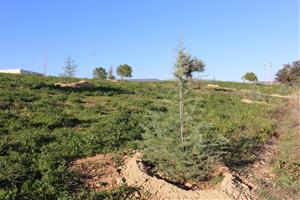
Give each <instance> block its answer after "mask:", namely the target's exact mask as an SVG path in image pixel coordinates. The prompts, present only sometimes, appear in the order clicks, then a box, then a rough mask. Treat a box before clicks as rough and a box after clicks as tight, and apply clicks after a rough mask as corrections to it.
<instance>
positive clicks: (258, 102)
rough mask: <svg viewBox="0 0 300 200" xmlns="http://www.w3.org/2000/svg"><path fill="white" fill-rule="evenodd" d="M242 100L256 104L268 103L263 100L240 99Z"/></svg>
mask: <svg viewBox="0 0 300 200" xmlns="http://www.w3.org/2000/svg"><path fill="white" fill-rule="evenodd" d="M241 101H242V102H244V103H248V104H253V103H257V104H266V105H267V104H268V103H267V102H264V101H253V100H251V99H241Z"/></svg>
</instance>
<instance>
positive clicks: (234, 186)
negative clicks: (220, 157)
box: [121, 154, 255, 200]
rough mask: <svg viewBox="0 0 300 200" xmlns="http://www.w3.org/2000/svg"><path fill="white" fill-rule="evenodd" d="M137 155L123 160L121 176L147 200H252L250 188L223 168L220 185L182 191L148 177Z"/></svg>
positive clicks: (160, 180)
mask: <svg viewBox="0 0 300 200" xmlns="http://www.w3.org/2000/svg"><path fill="white" fill-rule="evenodd" d="M139 156H140V155H139V154H135V155H134V156H133V157H130V158H126V159H125V165H124V167H123V168H122V171H121V176H122V177H123V178H124V179H125V180H126V183H127V184H128V185H129V186H137V187H140V188H142V190H143V191H145V192H147V193H148V194H149V196H150V197H149V199H190V200H193V199H197V200H201V199H205V200H210V199H211V200H215V199H218V200H225V199H226V200H228V199H239V200H253V199H255V198H254V197H253V196H252V195H251V193H250V190H251V188H252V187H251V186H249V185H247V184H245V183H243V182H242V180H241V179H240V178H239V177H238V176H237V175H235V174H233V173H231V172H230V171H229V169H227V168H225V167H224V169H223V170H224V173H223V175H224V179H223V181H222V182H221V184H220V185H219V186H218V187H216V188H214V189H208V190H184V189H182V188H179V187H177V186H175V185H173V184H170V183H168V182H166V181H164V180H162V179H158V178H156V177H154V176H153V177H152V176H149V175H148V174H147V173H145V172H144V171H143V170H141V169H140V167H139V164H138V162H137V160H138V158H139Z"/></svg>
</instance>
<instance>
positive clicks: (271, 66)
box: [270, 61, 273, 84]
mask: <svg viewBox="0 0 300 200" xmlns="http://www.w3.org/2000/svg"><path fill="white" fill-rule="evenodd" d="M272 68H273V65H272V61H271V63H270V78H271V84H273V74H272Z"/></svg>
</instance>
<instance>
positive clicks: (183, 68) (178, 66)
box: [174, 41, 205, 142]
mask: <svg viewBox="0 0 300 200" xmlns="http://www.w3.org/2000/svg"><path fill="white" fill-rule="evenodd" d="M204 69H205V64H204V62H203V61H202V60H200V59H198V58H196V57H194V58H191V55H190V53H189V52H188V51H187V50H186V49H185V48H184V46H183V43H182V41H180V43H179V48H178V55H177V59H176V63H175V70H174V75H175V77H176V79H177V80H178V90H179V118H180V138H181V141H182V142H183V140H184V99H185V97H184V91H185V89H186V88H187V81H188V80H189V79H192V77H193V73H194V72H203V71H204Z"/></svg>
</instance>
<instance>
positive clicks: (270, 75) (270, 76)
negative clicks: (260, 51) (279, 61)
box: [264, 61, 273, 84]
mask: <svg viewBox="0 0 300 200" xmlns="http://www.w3.org/2000/svg"><path fill="white" fill-rule="evenodd" d="M264 66H265V67H266V83H267V82H268V80H267V79H268V78H267V77H268V71H269V70H268V68H269V67H270V74H269V80H270V84H273V75H272V73H273V70H272V68H273V64H272V61H271V62H270V64H269V65H267V64H264Z"/></svg>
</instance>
